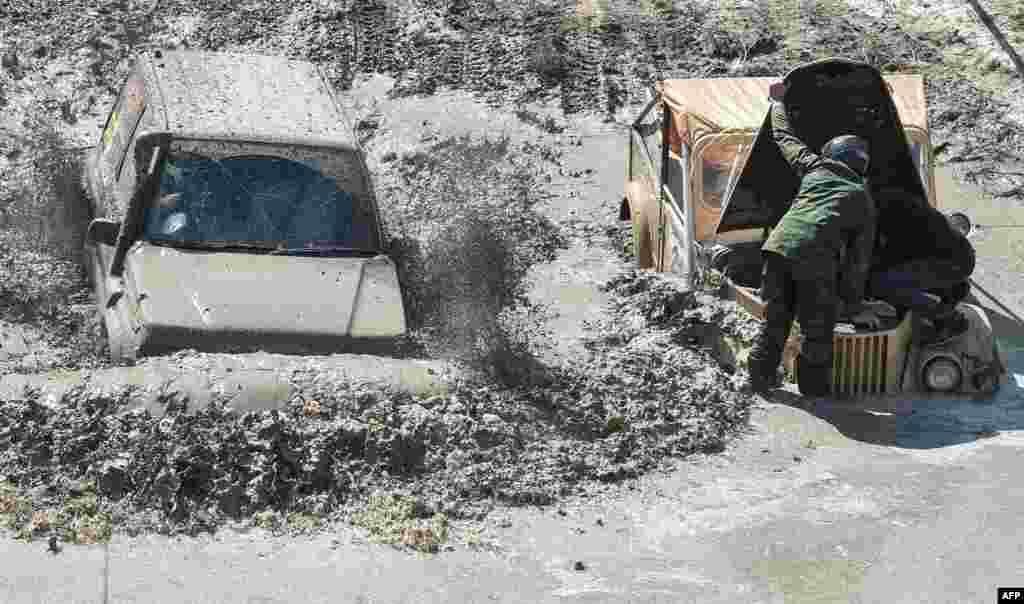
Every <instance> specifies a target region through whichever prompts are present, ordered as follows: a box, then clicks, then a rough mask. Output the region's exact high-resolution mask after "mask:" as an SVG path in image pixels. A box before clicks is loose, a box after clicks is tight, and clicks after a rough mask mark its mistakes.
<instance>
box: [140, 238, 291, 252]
mask: <svg viewBox="0 0 1024 604" xmlns="http://www.w3.org/2000/svg"><path fill="white" fill-rule="evenodd" d="M150 243H155V244H156V245H163V246H167V247H180V248H186V249H190V250H246V251H259V252H273V251H274V250H275V249H277V248H275V247H273V246H271V245H267V244H265V243H252V242H249V241H179V240H174V239H151V240H150Z"/></svg>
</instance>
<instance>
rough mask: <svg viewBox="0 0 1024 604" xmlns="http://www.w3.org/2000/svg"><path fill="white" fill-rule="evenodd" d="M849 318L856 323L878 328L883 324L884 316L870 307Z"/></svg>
mask: <svg viewBox="0 0 1024 604" xmlns="http://www.w3.org/2000/svg"><path fill="white" fill-rule="evenodd" d="M848 320H849V321H850V322H851V323H853V324H854V325H858V326H861V327H868V328H870V329H878V328H879V327H881V326H882V318H881V317H879V316H878V315H876V314H875V313H874V311H872V310H870V309H864V310H861V311H860V312H858V313H856V314H854V315H852V316H850V317H849V318H848Z"/></svg>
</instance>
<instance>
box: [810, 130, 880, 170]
mask: <svg viewBox="0 0 1024 604" xmlns="http://www.w3.org/2000/svg"><path fill="white" fill-rule="evenodd" d="M821 154H822V155H824V156H825V157H828V158H829V159H834V160H836V161H839V162H842V163H844V164H846V165H847V166H849V167H850V169H852V170H853V171H854V172H856V173H857V174H860V175H862V176H863V175H865V174H867V171H868V163H869V162H870V160H871V158H870V156H869V155H868V141H866V140H864V139H863V138H861V137H859V136H855V135H853V134H844V135H842V136H837V137H835V138H834V139H832V140H830V141H829V142H827V143H825V146H824V147H822V148H821Z"/></svg>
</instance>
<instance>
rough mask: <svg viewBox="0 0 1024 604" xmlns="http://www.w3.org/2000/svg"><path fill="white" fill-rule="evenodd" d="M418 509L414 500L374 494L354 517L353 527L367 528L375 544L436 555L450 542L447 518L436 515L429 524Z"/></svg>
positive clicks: (430, 519)
mask: <svg viewBox="0 0 1024 604" xmlns="http://www.w3.org/2000/svg"><path fill="white" fill-rule="evenodd" d="M419 507H420V506H419V505H418V502H417V501H416V499H415V498H412V497H405V496H401V495H375V496H373V497H371V498H370V501H369V502H368V503H367V506H366V508H365V509H364V510H363V511H362V512H359V513H357V514H355V515H354V516H353V517H352V524H353V525H354V526H357V527H359V528H362V529H365V530H366V531H367V532H368V533H369V537H370V541H372V542H374V543H381V544H386V545H393V546H402V547H408V548H411V549H413V550H416V551H418V552H421V553H435V552H437V551H438V550H439V549H440V546H441V545H443V544H444V543H446V542H447V541H448V517H447V516H445V515H444V514H440V513H437V514H433V515H431V517H430V518H429V521H427V520H425V519H423V518H422V517H420V516H422V514H420V515H419V516H418V515H417V511H418V509H419Z"/></svg>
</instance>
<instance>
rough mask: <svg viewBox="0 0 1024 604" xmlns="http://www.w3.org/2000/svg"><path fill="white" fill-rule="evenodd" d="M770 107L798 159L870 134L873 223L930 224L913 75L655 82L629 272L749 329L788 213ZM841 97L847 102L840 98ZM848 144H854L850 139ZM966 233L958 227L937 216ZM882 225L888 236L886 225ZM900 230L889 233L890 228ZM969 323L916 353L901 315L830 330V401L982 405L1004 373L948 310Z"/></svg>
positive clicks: (638, 137)
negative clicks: (979, 399) (679, 287)
mask: <svg viewBox="0 0 1024 604" xmlns="http://www.w3.org/2000/svg"><path fill="white" fill-rule="evenodd" d="M820 87H831V88H832V89H833V93H837V94H838V93H839V91H841V93H842V94H843V95H852V96H853V97H856V98H861V99H863V103H859V104H856V105H857V106H856V108H855V109H852V110H851V112H850V114H849V115H845V114H841V113H842V110H840V109H838V108H837V107H836V106H835V105H834V104H829V103H821V102H815V96H816V95H817V94H819V93H820ZM772 98H777V99H779V100H783V99H784V100H785V102H786V103H787V106H795V107H799V108H800V110H802V111H804V112H805V116H804V117H805V120H806V123H814V124H817V126H818V127H817V128H816V129H815V130H814V135H815V136H816V140H805V141H804V142H805V143H806V144H807V145H808V147H810V148H812V149H817V148H820V147H821V145H822V144H823V143H824V142H825V141H827V140H829V139H830V138H832V137H833V136H836V135H838V134H842V133H844V132H845V131H849V130H850V128H852V127H864V126H869V127H870V128H871V129H872V132H873V135H872V173H871V175H870V177H871V180H870V182H871V188H872V193H873V194H874V196H875V197H876V199H881V200H884V203H885V204H887V205H886V207H887V210H886V213H885V215H884V216H883V219H885V220H890V221H902V222H906V225H904V226H905V227H906V228H907V229H908V230H910V229H913V224H914V218H913V217H914V216H920V215H921V212H940V210H939V207H940V205H939V200H938V199H937V198H936V194H935V186H934V182H935V180H934V172H933V164H932V147H931V141H930V138H929V133H928V125H927V106H926V104H925V94H924V81H923V79H922V78H921V77H920V76H917V75H908V74H894V75H886V76H882V74H880V73H879V72H878V71H877V70H876V69H874V68H873V67H871V66H869V65H866V64H862V63H857V62H853V61H846V60H841V59H830V60H824V61H819V62H815V63H811V64H808V65H805V66H802V67H799V68H797V69H795V70H794V71H792V72H791V73H789V74H788V75H787V76H786V77H785V78H784V79H782V80H781V81H780V80H778V79H776V78H716V79H680V80H664V81H661V82H658V84H657V86H656V87H655V95H654V98H653V99H652V100H651V102H650V103H649V104H648V105H647V106H646V107H645V109H644V110H643V111H642V112H641V114H640V116H639V117H638V118H637V120H636V121H635V123H634V124H633V126H632V128H631V131H630V139H629V156H628V161H627V165H628V166H627V174H626V183H625V196H624V198H623V201H622V206H621V212H620V218H622V219H623V220H630V221H632V225H633V249H634V253H635V256H636V258H637V261H638V263H639V266H640V267H642V268H651V269H654V270H657V271H661V272H668V273H674V274H676V275H678V276H679V277H681V278H682V279H683V280H684V281H685V282H686V283H687V284H688V285H689V286H691V287H698V286H700V285H701V284H703V285H705V286H706V285H707V284H709V283H713V284H715V285H716V286H717V289H718V291H719V293H720V294H721V295H722V296H723V297H726V298H729V299H732V300H735V301H736V302H737V303H738V304H739V305H740V306H741V307H743V308H745V309H746V310H747V311H749V312H750V313H752V314H753V315H754V316H756V317H758V318H761V319H763V318H764V304H763V302H762V301H761V300H760V298H759V297H758V290H759V288H760V279H761V268H762V260H761V252H760V247H761V244H762V243H763V242H764V240H765V239H766V238H767V236H768V233H769V232H770V231H771V229H772V227H773V226H774V225H775V224H776V223H777V222H778V221H779V219H780V218H781V217H782V215H783V214H784V213H785V211H786V210H787V208H788V207H789V204H790V203H791V202H792V200H793V197H794V195H795V193H796V190H797V188H798V186H799V176H798V175H797V173H796V172H795V170H794V169H793V167H792V166H790V164H789V163H788V162H787V161H786V160H785V159H784V157H783V155H782V153H781V150H780V149H779V147H778V145H777V144H776V143H775V142H774V140H773V138H772V134H771V113H770V104H771V101H772ZM847 98H851V97H850V96H848V97H847ZM853 131H858V130H856V129H854V130H853ZM948 218H949V220H950V221H951V222H952V223H953V225H954V227H955V228H957V229H958V230H961V232H963V233H966V232H967V231H969V229H970V223H969V219H968V218H967V217H966V216H964V215H962V214H959V213H956V214H955V215H954V214H950V215H948ZM890 224H894V223H890ZM901 228H902V227H901ZM960 310H962V311H963V312H964V315H965V316H966V317H967V319H968V321H969V322H970V326H971V327H970V330H969V331H968V332H967V334H965V335H964V336H962V337H960V338H957V339H955V340H953V341H952V342H948V343H947V344H944V345H942V346H926V345H925V344H923V342H924V340H925V338H923V337H921V325H920V321H917V320H915V318H914V317H913V313H910V312H905V313H903V314H901V315H898V316H896V317H893V318H891V319H889V320H888V321H887V322H886V323H884V324H883V325H882V326H881V328H879V329H862V328H857V327H854V326H852V325H846V324H840V325H837V327H836V334H835V367H834V372H833V375H834V381H833V387H832V390H833V393H834V394H835V395H839V396H862V395H884V394H892V393H898V392H935V393H938V392H947V393H966V392H969V393H978V392H989V391H992V390H994V389H995V388H997V387H998V384H999V383H1000V382H1001V381H1002V379H1003V378H1004V377H1005V367H1004V366H1003V363H1002V361H1001V360H1000V355H999V350H998V347H997V344H996V343H995V340H994V338H993V337H992V327H991V325H990V323H989V319H988V317H987V316H986V313H985V311H984V310H983V309H982V308H981V307H980V306H978V305H975V304H961V305H960ZM799 341H800V340H799V332H798V328H797V329H795V330H794V334H793V336H792V337H791V338H790V341H789V342H788V344H787V347H786V348H787V350H786V353H785V355H784V365H785V368H786V369H787V370H788V374H789V375H790V376H791V377H793V376H795V372H797V371H798V370H799V368H798V367H797V366H796V365H797V364H796V360H795V358H796V353H797V352H798V351H799Z"/></svg>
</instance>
